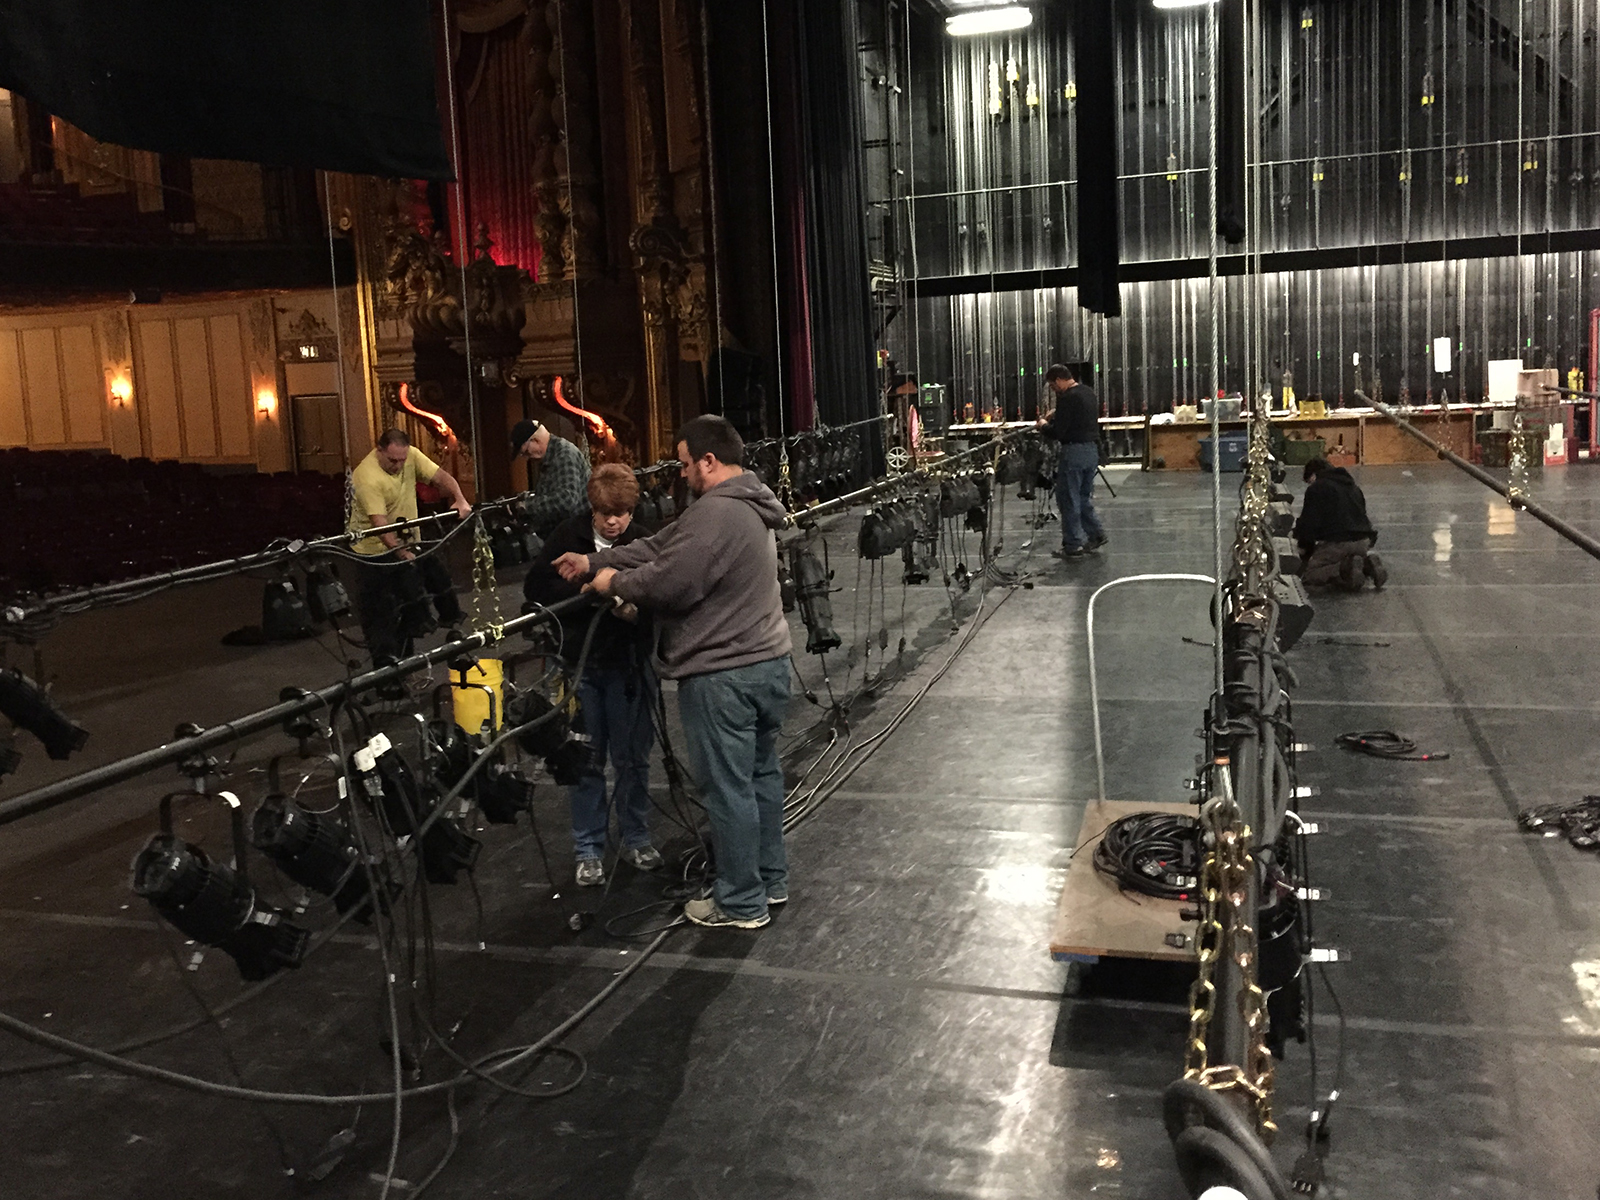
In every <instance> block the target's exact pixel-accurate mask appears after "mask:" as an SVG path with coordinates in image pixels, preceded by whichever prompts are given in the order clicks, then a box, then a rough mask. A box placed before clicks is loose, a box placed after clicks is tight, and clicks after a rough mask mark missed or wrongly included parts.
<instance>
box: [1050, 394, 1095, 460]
mask: <svg viewBox="0 0 1600 1200" xmlns="http://www.w3.org/2000/svg"><path fill="white" fill-rule="evenodd" d="M1044 428H1045V432H1046V433H1049V434H1051V435H1052V436H1053V437H1054V438H1055V439H1056V440H1057V441H1058V442H1060V443H1061V444H1062V445H1063V446H1065V445H1066V444H1067V443H1069V442H1094V443H1098V442H1099V441H1100V397H1099V396H1096V395H1095V394H1094V389H1093V388H1091V387H1090V386H1089V385H1088V384H1086V383H1080V384H1078V386H1077V387H1070V388H1068V389H1067V390H1066V391H1064V392H1059V393H1057V395H1056V410H1055V412H1053V413H1051V414H1050V420H1049V421H1048V422H1047V423H1046V424H1045V427H1044Z"/></svg>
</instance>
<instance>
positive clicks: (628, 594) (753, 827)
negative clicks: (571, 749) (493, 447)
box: [555, 415, 793, 929]
mask: <svg viewBox="0 0 1600 1200" xmlns="http://www.w3.org/2000/svg"><path fill="white" fill-rule="evenodd" d="M743 456H744V442H743V441H742V440H741V439H740V437H739V433H738V431H737V430H736V429H734V427H733V426H732V425H731V424H730V423H729V422H728V421H727V419H726V418H724V417H719V416H712V415H706V416H701V417H695V418H694V419H693V420H692V421H689V422H688V423H687V424H685V425H684V427H683V428H682V429H681V430H679V431H678V457H679V458H680V459H682V460H683V461H684V462H685V463H686V464H687V465H686V467H685V468H684V477H685V478H686V479H687V480H688V483H689V490H690V491H692V492H693V493H694V494H695V495H696V496H697V497H699V498H698V499H697V500H696V501H695V502H694V503H693V504H691V505H689V507H688V508H686V509H684V511H683V515H682V516H680V517H679V518H678V519H677V521H676V522H674V523H673V524H672V525H669V526H668V527H667V528H666V529H664V530H662V532H660V533H658V534H656V535H655V536H654V537H648V538H641V539H640V540H639V541H637V542H634V543H633V545H631V546H614V547H612V548H611V549H610V550H599V551H596V552H595V553H594V554H587V555H586V554H563V555H562V556H561V557H560V558H558V559H556V562H555V567H556V570H558V571H560V572H561V575H562V578H564V579H568V580H578V579H583V578H585V577H586V576H588V574H589V572H590V571H591V570H595V575H594V579H593V581H592V582H591V583H590V584H589V586H590V587H591V588H593V589H594V590H595V591H597V592H599V593H600V594H601V595H603V596H610V595H616V596H620V597H622V599H624V600H627V601H629V602H630V603H634V604H639V605H643V606H645V607H648V608H649V609H650V611H651V612H652V613H654V614H655V616H656V620H657V621H658V622H660V625H661V640H660V645H659V647H658V648H657V651H656V670H657V672H658V673H659V674H660V675H662V676H663V677H664V678H667V679H676V680H677V681H678V711H679V712H680V714H681V715H682V717H683V729H684V734H685V735H686V740H687V744H688V751H689V763H690V766H691V767H692V768H693V771H694V778H695V782H696V783H697V784H698V785H699V789H700V798H701V800H703V801H704V802H705V807H706V815H707V816H708V817H709V818H710V820H711V836H712V840H713V843H714V848H715V850H716V860H717V879H716V883H715V885H714V886H713V888H712V891H711V895H710V896H707V897H705V898H703V899H699V900H691V901H689V903H688V904H686V905H684V909H683V913H684V916H686V917H688V918H689V920H691V921H693V922H694V923H695V924H697V925H728V926H733V927H735V928H738V929H759V928H761V926H763V925H765V924H766V923H767V921H768V919H769V917H768V911H767V910H768V909H769V908H771V907H773V906H774V905H778V904H782V903H784V902H785V901H786V900H788V899H789V882H788V881H789V867H788V861H787V858H786V857H785V854H784V847H783V794H784V789H783V767H782V765H781V764H780V763H779V761H778V731H779V729H781V728H782V726H783V718H784V716H785V715H786V713H787V710H788V707H789V652H790V650H791V649H792V648H793V647H792V645H791V643H790V640H789V624H788V622H787V621H786V620H784V616H783V600H782V597H781V595H780V593H779V589H778V545H777V538H776V536H775V531H776V530H777V529H778V528H779V527H781V526H782V525H783V523H784V521H785V519H786V518H787V515H788V514H787V513H785V512H784V508H783V505H782V504H780V503H778V498H777V497H776V496H774V495H773V494H772V491H771V490H770V489H769V488H768V487H767V486H766V485H765V484H764V483H762V482H761V480H760V479H759V478H758V477H757V476H756V475H754V474H753V473H751V472H749V471H746V470H745V469H744V468H743V467H741V466H740V465H739V463H740V460H741V459H742V458H743Z"/></svg>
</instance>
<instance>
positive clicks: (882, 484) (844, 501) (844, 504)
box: [785, 423, 1033, 526]
mask: <svg viewBox="0 0 1600 1200" xmlns="http://www.w3.org/2000/svg"><path fill="white" fill-rule="evenodd" d="M1028 428H1029V429H1032V428H1033V425H1032V424H1031V423H1030V424H1029V426H1028ZM1023 432H1026V431H1025V430H1021V429H1014V430H1012V431H1011V432H1009V433H1002V434H1001V435H1000V436H999V437H997V438H992V439H990V440H989V441H987V442H985V443H983V445H981V446H974V447H972V448H971V449H970V450H962V451H960V452H959V453H957V454H951V455H948V456H947V457H945V458H941V459H940V460H939V461H938V462H936V463H933V464H931V465H930V467H929V468H928V469H927V470H929V471H931V470H942V469H943V468H945V467H947V466H949V465H950V464H951V463H953V462H957V461H959V460H960V459H964V458H971V457H972V456H973V455H974V454H984V453H987V452H988V451H991V450H993V449H995V447H997V446H999V445H1001V444H1002V443H1004V442H1008V441H1010V440H1011V439H1012V438H1014V437H1016V436H1017V434H1019V433H1023ZM912 478H914V476H913V475H909V474H908V475H898V476H895V477H894V478H892V479H880V480H878V482H876V483H869V484H867V486H866V487H864V488H858V489H856V490H855V491H853V492H850V493H848V494H846V495H843V496H835V497H834V498H833V499H832V500H824V501H823V502H822V503H821V504H813V505H812V506H811V507H810V508H803V509H801V510H800V511H799V512H797V513H792V514H790V516H789V519H788V521H787V522H785V524H786V525H788V526H799V525H809V524H810V523H811V522H812V521H815V520H818V519H819V518H821V517H826V516H832V515H833V514H834V513H836V512H842V511H844V510H845V509H847V508H850V507H852V506H853V505H856V504H860V503H861V502H862V501H864V500H870V499H872V497H874V496H877V495H881V494H882V493H884V492H888V491H892V490H894V489H895V488H897V487H902V486H904V485H905V484H906V482H907V481H908V480H910V479H912Z"/></svg>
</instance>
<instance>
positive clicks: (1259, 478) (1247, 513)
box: [1212, 404, 1272, 597]
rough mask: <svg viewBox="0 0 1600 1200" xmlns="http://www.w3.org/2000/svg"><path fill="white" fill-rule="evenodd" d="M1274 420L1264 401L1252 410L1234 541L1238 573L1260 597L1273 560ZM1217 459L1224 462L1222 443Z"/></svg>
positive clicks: (1250, 594) (1249, 590) (1248, 589)
mask: <svg viewBox="0 0 1600 1200" xmlns="http://www.w3.org/2000/svg"><path fill="white" fill-rule="evenodd" d="M1270 426H1271V422H1270V420H1269V418H1268V415H1267V411H1266V406H1265V405H1264V404H1263V405H1261V406H1259V407H1258V408H1256V409H1255V410H1253V411H1252V412H1251V414H1250V423H1249V434H1248V437H1249V441H1248V442H1247V444H1246V448H1245V481H1244V495H1243V497H1242V499H1241V503H1240V506H1239V525H1238V533H1237V536H1236V537H1235V538H1234V542H1233V565H1234V568H1235V575H1236V576H1237V578H1238V579H1239V580H1240V581H1241V582H1242V583H1243V585H1244V595H1245V596H1246V597H1260V596H1261V595H1262V593H1263V592H1264V590H1265V588H1266V578H1267V574H1268V571H1269V568H1270V567H1271V564H1272V554H1271V534H1270V533H1269V531H1268V526H1267V507H1268V505H1270V504H1271V502H1272V472H1271V466H1270V462H1271V459H1272V441H1271V428H1270ZM1217 450H1218V457H1217V461H1216V462H1214V463H1213V464H1212V465H1213V467H1214V468H1215V467H1219V466H1220V465H1221V456H1220V447H1218V448H1217Z"/></svg>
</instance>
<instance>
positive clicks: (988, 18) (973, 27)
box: [944, 4, 1033, 37]
mask: <svg viewBox="0 0 1600 1200" xmlns="http://www.w3.org/2000/svg"><path fill="white" fill-rule="evenodd" d="M1032 24H1033V12H1032V10H1031V9H1027V8H1024V7H1023V6H1022V5H1020V4H1007V5H1003V6H1001V7H999V8H980V9H979V10H978V11H977V12H965V13H957V14H956V15H955V16H953V17H946V18H945V19H944V31H945V32H946V33H948V34H949V35H950V36H951V37H975V36H977V35H979V34H984V33H1005V32H1006V31H1007V30H1011V29H1026V28H1027V27H1028V26H1030V25H1032Z"/></svg>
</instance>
